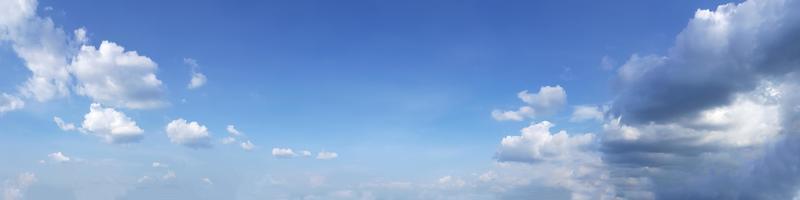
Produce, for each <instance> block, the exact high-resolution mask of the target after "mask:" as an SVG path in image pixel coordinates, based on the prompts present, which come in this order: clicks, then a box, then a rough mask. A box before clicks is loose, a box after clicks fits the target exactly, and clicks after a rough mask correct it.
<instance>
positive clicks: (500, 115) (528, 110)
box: [492, 106, 536, 121]
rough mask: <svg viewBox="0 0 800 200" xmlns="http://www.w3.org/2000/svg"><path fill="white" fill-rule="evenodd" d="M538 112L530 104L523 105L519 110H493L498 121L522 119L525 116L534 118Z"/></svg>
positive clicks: (493, 116)
mask: <svg viewBox="0 0 800 200" xmlns="http://www.w3.org/2000/svg"><path fill="white" fill-rule="evenodd" d="M534 116H536V112H535V111H534V110H533V108H532V107H530V106H522V107H520V108H519V110H516V111H514V110H508V111H502V110H493V111H492V118H494V120H497V121H522V120H524V119H525V118H533V117H534Z"/></svg>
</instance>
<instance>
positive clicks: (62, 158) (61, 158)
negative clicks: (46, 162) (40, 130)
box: [47, 151, 70, 163]
mask: <svg viewBox="0 0 800 200" xmlns="http://www.w3.org/2000/svg"><path fill="white" fill-rule="evenodd" d="M47 157H48V158H50V160H51V161H53V162H57V163H63V162H69V161H70V158H69V157H67V156H66V155H64V154H63V153H61V152H60V151H59V152H55V153H51V154H48V155H47Z"/></svg>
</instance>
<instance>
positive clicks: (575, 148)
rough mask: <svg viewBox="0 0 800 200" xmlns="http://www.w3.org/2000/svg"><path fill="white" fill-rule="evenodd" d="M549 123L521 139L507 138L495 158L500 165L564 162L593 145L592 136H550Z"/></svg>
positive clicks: (526, 132) (528, 130)
mask: <svg viewBox="0 0 800 200" xmlns="http://www.w3.org/2000/svg"><path fill="white" fill-rule="evenodd" d="M553 126H554V125H553V124H552V123H550V122H548V121H542V122H539V123H536V124H532V125H530V126H528V127H526V128H524V129H522V135H519V136H506V137H505V138H503V141H502V142H501V146H500V150H499V151H498V152H497V155H496V157H497V158H498V159H499V160H501V161H518V162H537V161H544V160H553V159H565V158H566V157H571V156H574V155H573V154H574V153H580V152H583V150H584V149H586V148H587V147H588V146H590V145H592V144H593V143H594V140H595V137H594V134H582V135H572V136H571V135H568V134H567V132H566V131H559V132H557V133H551V132H550V128H552V127H553Z"/></svg>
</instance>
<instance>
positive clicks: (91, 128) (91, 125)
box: [81, 103, 144, 143]
mask: <svg viewBox="0 0 800 200" xmlns="http://www.w3.org/2000/svg"><path fill="white" fill-rule="evenodd" d="M81 131H83V132H86V133H90V134H93V135H95V136H98V137H101V138H103V139H104V140H105V141H106V142H109V143H130V142H138V141H140V140H141V139H142V137H143V132H144V130H142V129H141V128H139V126H137V125H136V122H135V121H133V120H131V118H129V117H128V116H125V114H124V113H122V112H119V111H116V110H114V109H113V108H104V107H103V106H101V105H100V104H98V103H92V105H91V106H90V107H89V113H87V114H86V115H84V120H83V125H82V127H81Z"/></svg>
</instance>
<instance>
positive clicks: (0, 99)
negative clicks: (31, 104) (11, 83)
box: [0, 93, 25, 114]
mask: <svg viewBox="0 0 800 200" xmlns="http://www.w3.org/2000/svg"><path fill="white" fill-rule="evenodd" d="M23 107H25V102H24V101H22V99H20V98H19V97H17V96H13V95H10V94H6V93H2V94H0V114H2V113H4V112H8V111H13V110H18V109H22V108H23Z"/></svg>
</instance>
